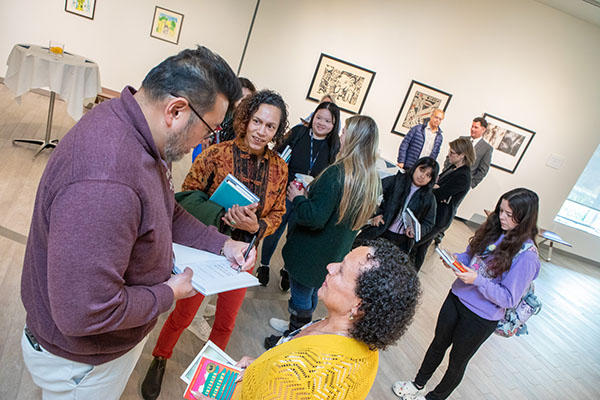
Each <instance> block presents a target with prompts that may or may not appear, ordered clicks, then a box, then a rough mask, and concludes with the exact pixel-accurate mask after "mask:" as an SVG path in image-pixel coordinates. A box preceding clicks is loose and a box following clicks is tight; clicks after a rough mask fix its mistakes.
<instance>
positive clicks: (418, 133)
mask: <svg viewBox="0 0 600 400" xmlns="http://www.w3.org/2000/svg"><path fill="white" fill-rule="evenodd" d="M428 123H429V118H427V119H426V120H425V121H424V122H423V123H422V124H420V125H416V126H413V127H412V128H411V130H410V131H408V134H407V135H406V136H405V137H404V140H403V141H402V143H401V144H400V148H399V149H398V160H397V162H398V163H403V164H404V169H405V170H408V169H409V168H410V167H412V166H413V164H414V163H415V162H416V161H417V160H418V159H419V156H420V155H421V150H422V149H423V144H424V143H425V128H426V127H427V124H428ZM443 140H444V138H443V137H442V128H440V127H438V131H437V135H436V136H435V142H434V143H433V149H432V150H431V154H429V157H431V158H433V159H434V160H435V159H436V158H437V156H438V154H439V153H440V148H441V147H442V141H443Z"/></svg>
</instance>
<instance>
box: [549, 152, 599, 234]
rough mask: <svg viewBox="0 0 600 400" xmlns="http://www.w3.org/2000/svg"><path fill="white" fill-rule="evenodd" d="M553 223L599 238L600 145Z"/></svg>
mask: <svg viewBox="0 0 600 400" xmlns="http://www.w3.org/2000/svg"><path fill="white" fill-rule="evenodd" d="M554 221H555V222H558V223H560V224H563V225H567V226H570V227H571V228H575V229H579V230H581V231H584V232H587V233H591V234H592V235H596V236H600V145H599V146H598V147H597V148H596V151H595V152H594V155H593V156H592V158H591V159H590V161H589V162H588V164H587V166H586V167H585V169H584V170H583V173H582V174H581V176H580V177H579V179H578V180H577V183H576V184H575V186H574V187H573V189H572V190H571V193H569V197H567V200H565V202H564V203H563V205H562V207H561V209H560V211H559V212H558V215H557V216H556V218H554Z"/></svg>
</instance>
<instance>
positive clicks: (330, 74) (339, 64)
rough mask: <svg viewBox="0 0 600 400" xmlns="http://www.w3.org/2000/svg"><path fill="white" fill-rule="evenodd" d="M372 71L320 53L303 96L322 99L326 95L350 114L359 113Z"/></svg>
mask: <svg viewBox="0 0 600 400" xmlns="http://www.w3.org/2000/svg"><path fill="white" fill-rule="evenodd" d="M374 77H375V72H374V71H371V70H368V69H366V68H363V67H359V66H358V65H354V64H351V63H349V62H346V61H343V60H340V59H339V58H335V57H332V56H328V55H327V54H323V53H321V57H320V58H319V62H318V64H317V69H316V70H315V75H314V76H313V79H312V82H311V84H310V89H308V94H307V95H306V98H307V99H309V100H314V101H317V102H318V101H321V98H322V97H323V96H325V95H326V94H328V95H330V96H331V97H333V98H334V100H335V104H337V106H338V107H339V108H340V109H341V110H344V111H347V112H349V113H351V114H360V112H361V110H362V108H363V105H364V104H365V100H366V98H367V94H368V93H369V89H370V88H371V84H372V83H373V78H374Z"/></svg>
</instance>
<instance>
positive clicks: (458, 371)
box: [415, 292, 498, 400]
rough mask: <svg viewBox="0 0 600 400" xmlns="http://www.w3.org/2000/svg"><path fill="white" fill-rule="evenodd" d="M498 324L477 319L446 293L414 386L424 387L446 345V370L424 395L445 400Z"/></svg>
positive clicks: (454, 297) (475, 315)
mask: <svg viewBox="0 0 600 400" xmlns="http://www.w3.org/2000/svg"><path fill="white" fill-rule="evenodd" d="M497 324H498V321H489V320H487V319H484V318H481V317H480V316H478V315H477V314H475V313H474V312H473V311H471V310H469V309H468V308H467V307H465V305H464V304H463V303H461V302H460V300H459V299H458V297H456V296H455V295H454V294H453V293H452V292H450V293H448V297H446V301H444V304H443V305H442V308H441V310H440V314H439V315H438V320H437V325H436V327H435V337H434V338H433V341H432V342H431V344H430V345H429V349H427V353H425V358H424V359H423V363H422V364H421V368H420V369H419V372H418V373H417V377H416V378H415V383H416V384H417V385H418V386H419V387H421V386H425V384H426V383H427V381H428V380H429V378H431V376H432V375H433V373H434V372H435V370H436V369H437V367H438V366H439V365H440V363H441V362H442V359H443V358H444V354H446V350H447V349H448V347H450V345H452V350H450V361H449V363H448V370H447V371H446V373H445V374H444V377H443V378H442V380H441V381H440V383H439V384H438V385H437V386H436V387H435V389H433V390H432V391H430V392H429V393H427V395H426V396H425V398H426V399H428V400H437V399H445V398H447V397H448V396H450V393H452V391H453V390H454V389H456V387H457V386H458V385H459V383H460V381H461V380H462V377H463V375H464V373H465V369H466V368H467V363H468V362H469V360H470V359H471V357H473V355H474V354H475V352H476V351H477V349H479V347H480V346H481V345H482V344H483V342H485V341H486V339H487V338H488V337H490V335H491V334H492V333H493V332H494V330H495V329H496V325H497Z"/></svg>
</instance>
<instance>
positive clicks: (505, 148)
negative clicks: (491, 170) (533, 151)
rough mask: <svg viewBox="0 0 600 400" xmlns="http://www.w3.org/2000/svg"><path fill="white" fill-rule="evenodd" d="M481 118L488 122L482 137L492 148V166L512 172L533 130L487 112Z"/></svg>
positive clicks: (526, 146) (525, 148)
mask: <svg viewBox="0 0 600 400" xmlns="http://www.w3.org/2000/svg"><path fill="white" fill-rule="evenodd" d="M483 118H485V120H486V121H487V123H488V127H487V130H486V131H485V133H484V134H483V138H484V139H485V141H486V142H488V143H489V144H491V145H492V147H493V148H494V152H493V153H492V163H491V165H492V167H496V168H498V169H501V170H503V171H507V172H510V173H511V174H514V173H515V171H516V170H517V167H518V166H519V163H520V162H521V159H522V158H523V155H524V154H525V152H526V151H527V148H528V147H529V144H530V143H531V140H532V139H533V137H534V136H535V132H534V131H532V130H529V129H527V128H523V127H522V126H518V125H515V124H513V123H510V122H508V121H505V120H503V119H500V118H498V117H494V116H493V115H490V114H487V113H486V114H483Z"/></svg>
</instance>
